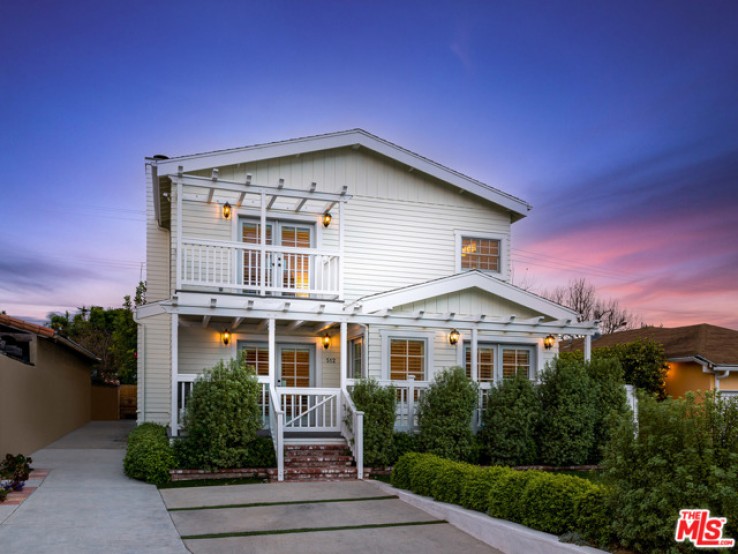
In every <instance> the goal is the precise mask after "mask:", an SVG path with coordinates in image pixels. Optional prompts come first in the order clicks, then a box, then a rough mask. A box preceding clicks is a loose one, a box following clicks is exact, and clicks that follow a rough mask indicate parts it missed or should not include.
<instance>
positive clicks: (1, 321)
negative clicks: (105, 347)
mask: <svg viewBox="0 0 738 554" xmlns="http://www.w3.org/2000/svg"><path fill="white" fill-rule="evenodd" d="M0 326H5V327H10V328H11V329H16V330H18V331H25V332H28V333H33V334H34V335H37V336H39V337H42V338H45V339H51V340H52V341H54V342H55V343H57V344H61V345H62V346H64V347H65V348H68V349H70V350H73V351H74V352H76V353H77V354H80V355H82V356H83V357H85V358H89V359H90V360H92V361H96V362H99V361H100V359H99V358H98V357H97V356H96V355H95V354H93V353H92V352H90V351H89V350H87V348H85V347H84V346H82V345H81V344H77V343H76V342H74V341H73V340H71V339H68V338H66V337H62V336H61V335H60V334H59V333H57V332H56V331H54V329H50V328H48V327H44V326H43V325H36V324H35V323H30V322H28V321H24V320H22V319H18V318H15V317H11V316H9V315H5V314H0Z"/></svg>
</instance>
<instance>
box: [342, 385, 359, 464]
mask: <svg viewBox="0 0 738 554" xmlns="http://www.w3.org/2000/svg"><path fill="white" fill-rule="evenodd" d="M341 399H342V404H343V412H344V414H345V417H343V418H342V419H341V434H342V435H343V437H344V438H345V439H346V442H347V443H348V445H349V449H350V450H351V454H353V456H354V460H356V478H357V479H363V478H364V412H360V411H359V410H357V409H356V405H355V404H354V401H353V400H352V399H351V395H350V394H349V392H348V390H346V389H345V388H342V389H341ZM349 420H350V421H351V427H349V425H348V422H349Z"/></svg>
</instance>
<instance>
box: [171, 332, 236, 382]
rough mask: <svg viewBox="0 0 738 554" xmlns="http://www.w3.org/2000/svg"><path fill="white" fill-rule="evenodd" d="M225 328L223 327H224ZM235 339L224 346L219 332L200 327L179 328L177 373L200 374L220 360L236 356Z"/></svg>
mask: <svg viewBox="0 0 738 554" xmlns="http://www.w3.org/2000/svg"><path fill="white" fill-rule="evenodd" d="M224 327H225V325H224ZM236 344H237V339H236V337H235V336H234V340H232V342H231V343H230V344H229V345H228V346H224V345H223V342H222V340H221V335H220V331H217V330H215V329H212V328H210V327H208V328H205V329H203V328H202V326H199V325H198V326H194V327H185V326H182V325H180V327H179V357H178V361H179V373H202V371H203V370H204V369H209V368H211V367H213V366H214V365H215V364H217V363H218V362H219V361H220V360H230V359H231V358H234V357H235V356H236Z"/></svg>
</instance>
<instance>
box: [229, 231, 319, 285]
mask: <svg viewBox="0 0 738 554" xmlns="http://www.w3.org/2000/svg"><path fill="white" fill-rule="evenodd" d="M265 234H266V245H267V246H281V247H289V248H295V249H297V248H305V249H308V248H313V246H314V242H315V237H314V235H315V228H314V226H313V225H311V224H307V223H295V222H291V221H279V220H267V223H266V233H265ZM241 240H242V241H243V242H245V243H247V244H259V243H260V241H261V221H260V220H257V219H246V218H243V219H241ZM310 260H311V256H310V254H304V253H301V252H290V251H283V250H281V249H274V250H269V249H268V250H267V256H266V270H265V272H264V275H265V277H264V278H265V283H264V285H265V286H266V288H271V289H275V288H277V289H280V290H281V292H283V293H288V294H295V295H297V296H302V295H303V294H304V293H303V294H300V291H302V290H309V289H310V283H311V281H312V279H311V277H312V275H313V272H314V268H312V267H311V263H310ZM260 278H261V252H260V251H259V250H257V249H253V250H245V251H244V254H243V284H244V285H248V286H249V287H253V290H258V289H259V288H260V287H259V285H260Z"/></svg>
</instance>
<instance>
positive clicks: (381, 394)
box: [351, 379, 396, 467]
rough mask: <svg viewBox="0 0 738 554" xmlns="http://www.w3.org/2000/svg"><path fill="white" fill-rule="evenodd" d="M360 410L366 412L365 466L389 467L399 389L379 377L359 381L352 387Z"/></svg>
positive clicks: (391, 456) (391, 458)
mask: <svg viewBox="0 0 738 554" xmlns="http://www.w3.org/2000/svg"><path fill="white" fill-rule="evenodd" d="M351 399H352V400H353V401H354V404H355V405H356V409H357V410H359V411H360V412H364V465H366V466H368V467H380V466H388V465H390V464H391V463H392V462H393V461H394V459H393V458H394V456H393V445H392V442H393V441H392V435H393V433H394V429H395V403H396V397H395V389H394V387H383V386H381V385H380V384H379V383H378V382H377V381H376V380H375V379H368V380H364V379H362V380H361V381H358V382H357V383H356V384H355V385H354V388H353V389H352V390H351Z"/></svg>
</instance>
